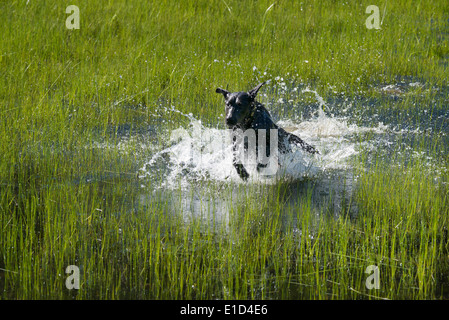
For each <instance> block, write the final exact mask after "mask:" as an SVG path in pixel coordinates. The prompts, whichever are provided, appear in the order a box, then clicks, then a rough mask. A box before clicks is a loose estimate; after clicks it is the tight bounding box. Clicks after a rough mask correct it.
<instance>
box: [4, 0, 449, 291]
mask: <svg viewBox="0 0 449 320" xmlns="http://www.w3.org/2000/svg"><path fill="white" fill-rule="evenodd" d="M272 4H273V2H271V1H259V2H253V1H245V2H241V1H226V2H224V1H216V2H210V1H182V2H180V1H165V2H154V3H152V2H146V1H135V2H133V3H132V4H124V3H122V2H120V1H101V2H100V3H97V2H92V1H80V2H79V3H78V4H77V5H78V7H79V8H80V14H81V26H80V29H79V30H68V29H66V27H65V19H66V18H67V16H68V15H67V14H66V13H65V8H66V4H64V3H62V2H58V3H56V4H53V3H52V4H50V3H46V2H42V3H37V2H33V1H29V2H25V1H23V2H15V1H8V2H2V3H1V4H0V8H1V10H0V21H1V22H0V23H1V25H0V27H1V29H2V32H3V36H2V38H1V40H0V48H1V49H0V50H1V51H0V72H1V77H0V114H1V121H0V135H1V136H2V139H1V142H0V155H1V156H0V159H1V161H0V229H1V233H0V297H1V298H2V299H42V298H43V299H124V298H133V299H377V298H388V299H404V298H405V299H441V298H443V299H446V298H447V297H448V287H449V279H448V275H449V265H448V235H447V232H448V230H447V229H448V215H449V209H448V208H449V204H448V201H449V193H448V182H449V173H448V170H447V167H448V162H449V158H448V152H447V151H448V150H447V141H448V140H447V136H448V133H449V132H448V121H447V116H448V113H447V109H448V99H447V92H448V89H447V88H448V78H447V63H448V57H449V38H448V35H449V24H448V19H449V7H448V6H447V4H446V2H445V1H430V2H427V1H396V2H394V3H393V2H385V3H379V7H380V11H381V14H382V19H383V20H382V21H383V22H382V26H381V29H380V30H368V29H367V28H366V27H365V19H366V18H367V17H368V15H367V14H365V9H366V7H367V6H368V5H371V4H372V3H369V2H363V1H362V2H360V3H357V4H356V3H353V2H331V3H330V2H327V1H320V0H317V1H312V2H308V3H302V2H294V3H292V2H286V1H277V2H275V3H274V5H272ZM67 5H68V4H67ZM384 6H386V7H384ZM384 8H385V9H384ZM384 10H385V11H384ZM268 79H272V82H271V83H270V85H269V86H268V87H267V89H266V91H265V92H264V93H266V95H265V96H262V95H261V97H260V99H261V100H262V102H264V103H269V104H270V110H273V114H274V116H275V117H276V119H280V118H290V117H302V116H303V117H305V118H307V117H309V116H310V112H311V111H310V110H311V109H313V108H315V109H316V99H315V97H314V96H313V95H304V94H303V95H301V94H299V93H298V92H299V91H298V92H296V93H295V92H294V91H293V90H291V88H294V87H299V88H305V87H310V88H312V89H313V90H316V91H318V92H319V93H320V95H321V96H322V97H324V99H325V100H326V102H327V107H328V108H329V110H325V111H326V112H329V113H332V114H342V115H344V116H347V117H349V119H350V121H353V122H355V123H358V124H363V125H367V126H369V125H373V126H376V125H377V124H378V123H379V122H383V123H384V124H386V125H388V126H389V127H390V128H395V129H397V130H396V131H395V132H397V131H400V130H405V131H403V134H402V135H398V134H397V133H391V134H392V135H395V138H394V139H391V140H389V141H392V142H393V144H392V145H389V146H385V145H380V146H379V149H378V150H369V149H366V150H365V149H363V145H362V144H361V145H362V146H361V150H362V152H361V153H359V155H358V156H357V157H356V158H355V159H354V164H353V172H352V174H353V175H354V176H356V177H357V179H356V180H355V181H354V182H353V185H354V187H355V188H354V190H353V191H352V192H351V193H350V194H349V195H347V196H343V197H337V198H336V199H335V200H334V202H335V201H338V202H340V203H339V204H338V205H337V206H336V205H334V204H333V203H332V199H331V200H329V199H328V198H326V200H322V201H323V203H320V205H319V206H318V205H316V204H315V201H316V199H317V198H319V197H318V196H317V195H316V193H314V190H316V188H318V189H319V187H320V186H318V184H319V183H320V182H319V181H318V182H317V181H313V180H312V181H302V182H301V181H297V182H281V183H279V184H277V185H274V186H260V185H245V184H239V185H233V184H225V183H215V182H211V181H207V180H206V181H204V180H202V181H198V182H197V183H196V184H193V185H194V186H195V188H192V189H194V190H191V191H190V193H188V196H187V199H189V200H192V203H193V200H195V201H194V203H196V204H200V205H201V206H203V207H205V208H206V210H205V211H206V212H209V213H208V214H205V213H204V212H203V211H202V210H194V212H195V214H191V212H190V214H189V212H186V210H184V209H185V207H183V206H182V202H183V201H185V200H186V197H185V195H184V196H183V195H182V194H178V193H176V192H173V193H172V192H168V191H167V192H161V191H160V190H159V191H154V190H153V187H154V186H158V185H160V184H161V182H162V180H163V179H164V172H163V170H161V171H160V172H154V174H152V175H151V179H150V180H149V179H141V178H139V176H138V175H139V169H140V168H141V167H142V164H143V163H144V162H145V161H146V160H148V157H149V156H151V155H152V154H153V153H154V150H159V149H160V148H161V147H163V146H164V144H165V143H166V141H165V140H164V139H161V136H162V137H164V136H165V134H166V133H168V132H169V130H170V129H171V128H177V127H179V125H180V124H181V125H183V124H184V123H183V121H185V117H184V116H182V115H181V114H180V113H178V112H167V108H170V107H171V106H175V108H176V109H177V110H180V111H182V112H184V113H192V114H193V115H195V117H196V118H197V119H201V120H203V121H204V123H207V124H210V125H211V126H218V127H220V126H222V124H221V123H220V122H219V121H221V120H219V119H221V117H220V114H221V113H223V109H222V108H223V106H222V101H221V100H220V97H219V95H216V94H215V93H214V89H215V87H217V86H222V87H226V85H229V89H230V90H240V89H242V90H243V89H248V88H250V87H252V86H254V84H256V83H257V82H259V81H264V80H268ZM414 82H418V83H419V85H418V86H410V85H409V84H410V83H414ZM389 85H393V87H387V86H389ZM281 98H282V99H284V102H283V103H281V102H279V99H281ZM310 106H312V108H311V109H310ZM161 131H162V132H161ZM369 138H370V137H368V136H362V135H361V136H360V140H361V142H363V140H365V139H369ZM429 159H430V160H429ZM368 169H369V170H368ZM328 181H329V183H335V180H328ZM342 183H344V182H342ZM142 185H144V187H143V186H142ZM328 196H329V195H328ZM330 196H331V195H330ZM211 199H212V200H214V199H222V201H221V202H219V203H218V204H217V203H216V202H215V201H211ZM292 199H293V200H294V201H292ZM326 201H329V205H327V202H326ZM223 204H224V205H225V206H228V207H227V208H226V210H220V208H219V207H218V206H220V205H223ZM353 206H355V207H357V211H356V212H354V211H352V210H351V208H352V207H353ZM192 210H193V209H192ZM222 211H223V212H226V214H222V213H221V212H222ZM219 212H220V214H218V213H219ZM68 265H76V266H78V267H79V268H80V272H81V274H80V285H81V288H80V289H79V290H76V289H75V290H68V289H67V288H66V285H65V283H66V279H67V276H68V275H67V274H65V269H66V267H67V266H68ZM370 265H376V266H378V267H379V271H380V288H379V289H372V290H369V289H367V287H366V285H365V283H366V279H367V277H368V276H369V275H368V274H367V273H365V270H366V268H367V267H368V266H370Z"/></svg>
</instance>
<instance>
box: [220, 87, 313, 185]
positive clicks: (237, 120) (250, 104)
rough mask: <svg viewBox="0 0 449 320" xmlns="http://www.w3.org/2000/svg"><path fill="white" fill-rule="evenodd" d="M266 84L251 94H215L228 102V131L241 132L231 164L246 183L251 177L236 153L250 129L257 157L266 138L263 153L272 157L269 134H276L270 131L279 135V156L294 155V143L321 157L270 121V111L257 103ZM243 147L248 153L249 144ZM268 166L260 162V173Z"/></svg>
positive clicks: (251, 91)
mask: <svg viewBox="0 0 449 320" xmlns="http://www.w3.org/2000/svg"><path fill="white" fill-rule="evenodd" d="M264 84H265V82H263V83H261V84H259V85H257V86H256V87H255V88H253V89H251V90H249V91H248V92H229V91H227V90H224V89H221V88H217V89H216V90H215V92H217V93H221V94H223V96H224V99H225V103H226V125H227V127H228V128H229V129H232V130H233V132H236V131H238V132H239V133H237V134H233V135H232V143H233V147H232V150H233V160H232V163H233V165H234V167H235V169H236V170H237V173H238V174H239V176H240V177H241V178H242V179H243V180H247V179H248V177H249V174H248V172H247V170H246V169H245V167H244V166H243V164H242V163H241V162H240V161H239V160H238V159H237V156H236V150H237V149H238V144H239V143H241V142H242V139H239V135H241V134H242V133H243V132H246V131H247V130H248V129H253V130H254V132H255V136H256V139H257V144H256V154H258V151H257V150H258V146H260V145H261V142H263V141H259V140H263V137H264V136H265V138H266V141H265V148H264V149H265V151H266V156H267V157H269V156H270V150H271V148H270V141H271V139H270V132H273V131H272V130H270V129H274V130H275V131H277V134H278V139H277V141H278V150H279V152H281V153H284V154H285V153H287V152H291V146H290V143H293V144H296V145H298V146H299V147H301V148H302V149H303V150H305V151H307V152H309V153H311V154H314V153H318V151H317V150H316V149H315V148H314V147H313V146H311V145H309V144H307V143H306V142H304V141H303V140H302V139H301V138H299V137H298V136H296V135H294V134H291V133H289V132H287V131H285V130H284V129H282V128H281V127H278V126H277V125H276V124H275V123H274V122H273V120H272V119H271V116H270V113H269V112H268V110H267V109H266V108H265V107H264V106H263V105H262V104H261V103H260V102H258V101H256V95H257V92H258V91H259V89H260V88H261V87H262V86H263V85H264ZM261 129H264V130H261ZM259 130H261V131H259ZM262 132H263V133H264V135H262V134H261V133H262ZM244 147H245V149H247V148H248V144H247V142H245V143H244ZM266 166H267V165H266V164H263V163H261V162H260V161H259V159H258V163H257V170H258V171H259V170H260V168H264V167H266Z"/></svg>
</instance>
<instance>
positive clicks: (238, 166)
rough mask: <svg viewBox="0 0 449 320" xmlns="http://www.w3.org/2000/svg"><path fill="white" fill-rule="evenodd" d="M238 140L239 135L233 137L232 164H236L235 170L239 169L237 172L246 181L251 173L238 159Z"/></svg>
mask: <svg viewBox="0 0 449 320" xmlns="http://www.w3.org/2000/svg"><path fill="white" fill-rule="evenodd" d="M236 140H237V137H236V136H234V137H233V138H232V164H233V165H234V168H235V170H237V173H238V175H239V176H240V178H242V180H245V181H246V180H248V178H249V173H248V172H247V171H246V169H245V167H244V166H243V164H242V163H240V162H238V160H237V155H236V151H237V141H236Z"/></svg>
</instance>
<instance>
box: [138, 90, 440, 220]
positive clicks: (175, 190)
mask: <svg viewBox="0 0 449 320" xmlns="http://www.w3.org/2000/svg"><path fill="white" fill-rule="evenodd" d="M411 86H412V87H413V86H415V84H412V85H411ZM390 89H391V88H390V87H386V89H385V86H384V87H381V88H380V89H379V90H390ZM393 89H395V90H399V89H397V88H395V87H394V88H393ZM403 90H405V89H403ZM296 91H298V93H299V94H302V95H306V94H308V95H312V96H313V97H314V98H315V100H316V104H314V105H313V106H310V105H309V106H308V109H307V110H306V109H302V110H303V113H302V114H301V117H294V118H289V117H284V118H278V119H276V117H277V116H278V115H277V114H276V112H272V114H273V118H274V119H275V120H277V124H278V125H279V126H281V127H288V128H290V129H292V130H293V131H292V132H293V133H294V134H296V135H298V136H300V137H301V138H302V139H304V140H305V141H306V142H308V143H310V144H312V145H314V146H315V147H316V148H317V149H318V150H319V152H320V154H319V155H313V156H312V155H309V154H306V153H304V152H302V151H301V150H299V149H297V148H294V149H293V152H292V153H290V154H287V155H285V156H282V155H281V156H280V157H279V160H278V162H279V167H278V170H277V171H276V174H275V175H268V176H267V175H264V174H263V171H262V172H261V173H262V174H261V173H258V172H257V171H256V170H255V167H254V166H253V167H251V166H249V167H248V169H249V172H250V175H251V176H250V179H249V181H248V182H244V181H242V180H241V179H240V177H239V176H238V175H237V173H236V171H235V168H234V167H233V165H232V154H231V143H230V136H229V132H228V130H225V129H223V128H222V127H221V125H219V124H217V126H216V127H211V126H208V125H204V124H203V123H202V122H201V120H199V119H198V118H197V117H195V116H194V115H193V114H184V113H182V112H180V111H179V110H177V109H176V108H175V107H171V108H163V110H162V111H163V112H162V113H159V116H160V115H161V114H162V115H163V114H164V113H178V114H180V115H182V116H183V118H184V120H185V121H184V122H182V123H180V124H179V125H174V126H173V125H172V127H174V128H173V129H170V130H169V129H167V127H166V128H162V126H163V125H164V122H159V126H161V127H159V128H158V129H157V130H154V132H157V133H158V136H157V139H156V140H158V141H162V143H159V144H158V145H154V144H153V145H146V146H144V149H145V152H143V154H144V156H142V157H141V160H142V166H141V169H140V170H139V177H140V181H141V182H142V183H141V191H142V196H141V202H142V203H147V202H151V201H152V199H153V197H154V195H155V194H158V197H163V198H164V199H165V200H166V201H167V202H169V203H171V204H172V210H173V213H176V214H181V215H182V216H183V217H184V219H185V220H186V221H189V219H191V218H192V217H201V219H204V220H205V221H215V222H216V221H222V222H223V221H226V219H227V217H228V216H229V214H230V212H232V211H234V210H235V209H236V207H238V206H240V205H242V203H243V204H244V203H245V201H248V197H245V196H241V195H242V194H245V192H248V190H250V189H251V187H253V188H256V189H257V188H262V189H264V190H265V191H264V192H262V194H261V195H260V196H261V197H265V198H267V197H268V198H270V195H274V194H279V192H280V191H279V189H278V187H279V188H283V191H282V199H279V198H278V199H276V201H278V202H279V203H278V207H279V208H278V210H279V211H280V213H281V214H285V224H286V225H289V226H290V227H292V221H291V219H292V218H291V217H290V216H289V215H288V214H287V212H291V208H297V207H299V204H300V203H301V201H303V200H304V198H305V197H307V196H309V197H310V203H311V206H312V209H313V210H314V211H315V212H316V213H317V216H319V215H320V214H323V213H325V214H331V215H334V216H338V215H340V214H342V213H344V214H349V215H350V216H355V215H356V214H357V210H358V208H357V206H356V205H355V202H354V201H353V197H354V191H355V189H356V186H357V175H356V171H357V170H369V167H370V165H371V164H372V163H375V161H376V160H375V159H377V158H378V157H383V158H386V157H390V158H391V163H392V165H394V161H400V162H401V163H400V165H407V162H409V161H413V159H416V158H419V159H420V161H423V159H424V161H425V162H426V164H427V165H428V166H429V170H432V174H435V175H436V176H437V175H438V172H437V171H438V170H440V171H441V172H442V171H444V170H446V168H441V167H437V161H436V159H434V158H432V156H431V155H426V152H428V153H429V154H432V155H435V154H438V153H437V152H433V153H430V149H431V142H432V141H433V140H434V134H433V133H434V132H435V128H441V130H439V132H438V134H439V135H440V137H441V139H442V140H444V141H447V131H448V130H447V128H448V124H447V116H448V111H447V110H443V111H442V110H437V111H435V110H433V111H432V116H431V117H426V118H423V119H424V120H425V121H421V122H419V121H418V120H417V119H418V118H419V117H418V116H417V115H416V114H414V115H413V117H414V118H413V117H411V121H403V122H402V123H399V122H398V121H395V120H397V119H398V117H397V116H398V114H394V112H391V111H390V112H389V110H387V111H385V110H381V109H382V108H381V106H377V109H376V108H375V107H373V106H372V105H368V107H367V108H365V109H364V112H362V113H360V112H355V110H356V109H355V107H354V106H355V105H356V104H357V103H349V104H348V103H343V104H340V105H339V104H338V102H331V103H330V104H326V102H325V101H324V99H323V98H322V97H321V96H320V95H319V93H318V92H316V91H314V90H311V89H309V88H302V89H300V90H296ZM392 94H398V93H397V92H396V91H395V92H393V93H392ZM360 101H362V100H357V102H358V103H361V102H360ZM363 101H365V100H363ZM279 103H280V104H282V103H283V102H282V101H281V102H278V104H279ZM267 107H268V108H269V109H270V107H271V108H273V109H274V110H279V108H278V107H277V108H276V106H273V104H270V103H268V106H267ZM312 107H313V108H314V110H312V109H311V108H312ZM337 110H338V111H337ZM373 110H377V111H378V112H377V113H376V114H374V113H373ZM422 110H428V109H426V108H422ZM422 110H421V112H424V113H426V111H422ZM270 111H271V110H270ZM159 112H160V110H159ZM409 112H411V111H409ZM428 112H430V111H428ZM304 114H308V116H306V117H305V116H304ZM361 114H362V115H361ZM152 139H153V140H154V139H155V138H154V137H153V138H152ZM425 139H428V143H429V146H428V147H427V151H426V148H424V149H425V150H424V151H422V152H417V151H416V148H415V143H421V144H423V141H424V144H426V143H425V141H426V140H425ZM418 141H419V142H418ZM444 141H443V143H442V145H443V146H444ZM436 148H441V144H439V145H438V146H437V147H436ZM442 152H444V150H442ZM361 153H363V154H364V156H365V158H364V160H363V162H361V161H360V159H358V158H357V157H358V155H360V154H361ZM401 153H402V155H401ZM360 166H362V168H360ZM356 169H357V170H356ZM435 169H437V170H435ZM210 190H213V191H212V192H210ZM242 190H246V191H242ZM252 192H254V191H252ZM239 195H240V196H241V197H240V198H242V199H241V200H239ZM254 197H255V198H254V200H251V201H257V194H255V195H254ZM293 227H294V223H293Z"/></svg>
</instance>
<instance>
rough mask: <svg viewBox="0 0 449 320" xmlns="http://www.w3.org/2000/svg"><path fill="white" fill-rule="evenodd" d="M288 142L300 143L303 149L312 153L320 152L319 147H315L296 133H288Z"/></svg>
mask: <svg viewBox="0 0 449 320" xmlns="http://www.w3.org/2000/svg"><path fill="white" fill-rule="evenodd" d="M288 142H290V143H294V144H296V145H299V146H300V147H301V148H302V149H303V150H305V151H307V152H308V153H311V154H315V153H318V154H319V152H318V150H317V149H315V148H314V147H313V146H311V145H310V144H308V143H306V142H305V141H304V140H302V139H301V138H300V137H298V136H295V135H294V134H291V133H289V134H288Z"/></svg>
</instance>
